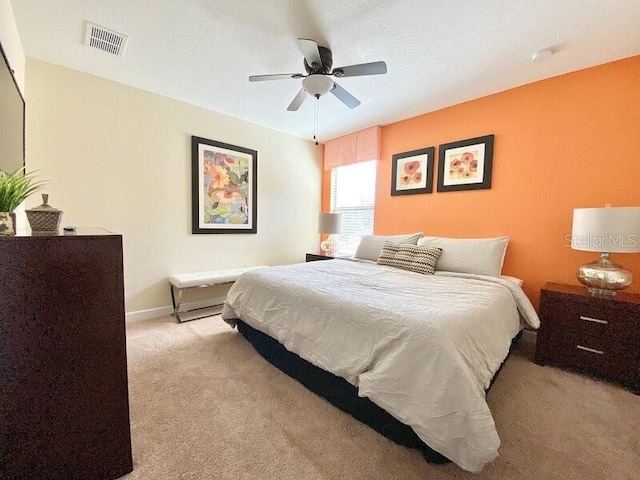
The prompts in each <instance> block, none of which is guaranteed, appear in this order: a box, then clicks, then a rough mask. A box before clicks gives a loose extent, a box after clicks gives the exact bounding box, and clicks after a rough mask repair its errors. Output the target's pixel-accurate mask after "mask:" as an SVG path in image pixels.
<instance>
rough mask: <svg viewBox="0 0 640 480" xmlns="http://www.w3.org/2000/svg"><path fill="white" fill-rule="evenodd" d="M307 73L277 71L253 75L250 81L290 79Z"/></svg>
mask: <svg viewBox="0 0 640 480" xmlns="http://www.w3.org/2000/svg"><path fill="white" fill-rule="evenodd" d="M304 76H305V75H303V74H301V73H276V74H274V75H251V76H250V77H249V81H250V82H265V81H267V80H290V79H292V78H302V77H304Z"/></svg>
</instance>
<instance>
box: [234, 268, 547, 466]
mask: <svg viewBox="0 0 640 480" xmlns="http://www.w3.org/2000/svg"><path fill="white" fill-rule="evenodd" d="M518 312H520V315H521V316H522V318H524V320H525V321H527V322H528V323H529V324H530V325H531V326H533V327H536V328H537V327H538V326H539V320H538V317H537V315H536V312H535V310H534V309H533V307H532V306H531V303H530V302H529V300H528V299H527V297H526V296H525V294H524V293H523V292H522V290H521V289H520V287H519V286H518V285H517V284H515V283H514V282H512V281H509V280H504V279H500V278H494V277H485V276H481V275H469V274H455V273H445V272H439V273H438V274H436V275H422V274H419V273H413V272H407V271H404V270H399V269H395V268H392V267H384V266H379V265H373V264H366V263H358V262H345V261H336V260H334V261H325V262H309V263H301V264H295V265H288V266H281V267H271V268H265V269H261V270H255V271H252V272H248V273H245V274H243V275H241V276H240V278H239V279H238V280H237V281H236V283H235V284H234V285H233V287H232V288H231V290H230V291H229V293H228V295H227V301H226V303H225V306H224V309H223V312H222V318H223V319H225V321H227V322H228V323H230V324H231V325H235V322H234V319H236V318H240V319H242V320H243V321H244V322H246V323H247V324H249V325H250V326H252V327H253V328H255V329H257V330H260V331H261V332H263V333H266V334H267V335H269V336H271V337H273V338H275V339H276V340H278V341H279V342H280V343H282V344H283V345H284V346H285V347H286V348H287V349H288V350H290V351H292V352H294V353H296V354H298V355H299V356H300V357H302V358H304V359H306V360H307V361H309V362H311V363H313V364H314V365H316V366H318V367H320V368H323V369H324V370H327V371H329V372H332V373H334V374H335V375H338V376H340V377H343V378H345V379H346V380H347V381H349V382H350V383H352V384H353V385H356V386H357V387H358V393H359V395H360V396H362V397H368V398H369V399H370V400H371V401H373V402H374V403H376V404H377V405H379V406H380V407H382V408H384V409H385V410H386V411H388V412H389V413H390V414H391V415H393V416H394V417H395V418H397V419H398V420H400V421H401V422H403V423H405V424H407V425H410V426H411V427H412V428H413V430H414V431H415V432H416V434H417V435H418V436H419V437H420V438H421V439H422V440H423V441H424V442H425V443H426V444H427V445H429V446H430V447H431V448H432V449H434V450H437V451H438V452H440V453H441V454H443V455H445V456H446V457H447V458H449V459H450V460H452V461H454V462H455V463H457V464H458V465H459V466H460V467H462V468H463V469H465V470H469V471H472V472H477V471H480V470H481V469H482V467H483V466H484V465H485V464H486V463H487V462H490V461H492V460H493V459H494V458H495V457H496V456H497V455H498V447H499V445H500V439H499V438H498V434H497V432H496V429H495V424H494V421H493V418H492V416H491V412H490V411H489V407H488V405H487V403H486V400H485V389H486V388H487V387H488V386H489V383H490V381H491V378H492V377H493V375H494V373H495V372H496V371H497V369H498V368H499V366H500V364H501V363H502V362H503V361H504V359H505V357H506V356H507V353H508V351H509V347H510V344H511V340H512V339H513V337H514V336H515V335H516V334H517V333H518V331H519V330H520V328H521V325H520V315H519V314H518Z"/></svg>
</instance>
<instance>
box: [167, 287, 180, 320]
mask: <svg viewBox="0 0 640 480" xmlns="http://www.w3.org/2000/svg"><path fill="white" fill-rule="evenodd" d="M170 288H171V303H172V304H173V316H174V317H175V319H176V322H178V323H182V320H181V319H180V312H179V310H180V302H181V301H182V289H181V288H176V287H174V286H173V285H170ZM176 290H177V293H178V298H177V299H176Z"/></svg>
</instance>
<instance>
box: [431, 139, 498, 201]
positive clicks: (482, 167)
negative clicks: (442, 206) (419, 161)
mask: <svg viewBox="0 0 640 480" xmlns="http://www.w3.org/2000/svg"><path fill="white" fill-rule="evenodd" d="M493 138H494V136H493V135H485V136H484V137H476V138H469V139H467V140H460V141H458V142H452V143H445V144H444V145H440V153H439V158H438V191H439V192H452V191H457V190H480V189H489V188H491V169H492V164H493Z"/></svg>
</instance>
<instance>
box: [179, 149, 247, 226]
mask: <svg viewBox="0 0 640 480" xmlns="http://www.w3.org/2000/svg"><path fill="white" fill-rule="evenodd" d="M191 160H192V166H191V196H192V199H191V214H192V229H191V231H192V233H256V232H257V204H258V195H257V192H258V152H256V151H255V150H251V149H249V148H244V147H238V146H236V145H229V144H228V143H222V142H216V141H215V140H207V139H206V138H200V137H191Z"/></svg>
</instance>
